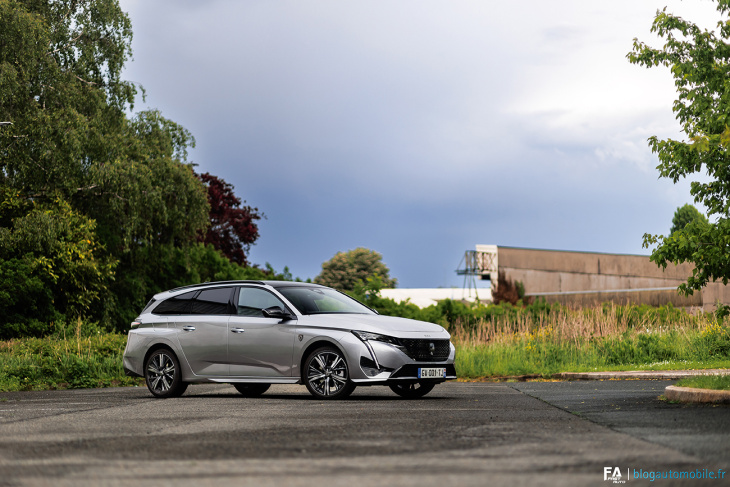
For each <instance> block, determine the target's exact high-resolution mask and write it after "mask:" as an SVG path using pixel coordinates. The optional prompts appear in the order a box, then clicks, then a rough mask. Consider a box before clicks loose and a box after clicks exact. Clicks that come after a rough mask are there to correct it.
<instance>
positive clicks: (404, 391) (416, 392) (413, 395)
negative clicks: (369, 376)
mask: <svg viewBox="0 0 730 487" xmlns="http://www.w3.org/2000/svg"><path fill="white" fill-rule="evenodd" d="M388 387H390V390H391V391H393V392H395V393H396V394H398V395H399V396H400V397H405V398H406V399H418V398H419V397H423V396H425V395H426V394H428V393H429V392H431V391H432V390H433V388H434V387H436V384H434V383H429V382H407V383H404V384H401V383H395V384H388Z"/></svg>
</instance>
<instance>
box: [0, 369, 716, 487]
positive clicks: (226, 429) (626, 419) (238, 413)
mask: <svg viewBox="0 0 730 487" xmlns="http://www.w3.org/2000/svg"><path fill="white" fill-rule="evenodd" d="M670 383H671V381H574V382H528V383H510V384H505V383H446V384H442V385H440V386H437V387H436V389H434V391H433V392H432V393H431V394H429V395H428V396H426V397H425V398H423V399H421V400H415V401H408V400H403V399H401V398H399V397H398V396H396V395H395V394H393V393H391V392H390V390H389V389H387V388H383V387H373V388H359V389H357V390H356V391H355V394H353V396H352V397H351V398H350V399H348V400H345V401H339V402H322V401H317V400H315V399H313V398H311V397H310V396H309V394H308V393H307V391H306V389H305V388H304V387H303V386H288V385H287V386H272V388H271V389H270V390H269V392H267V393H266V394H264V395H263V396H262V397H260V398H256V399H249V398H243V397H241V396H240V395H238V394H237V392H236V391H235V389H234V388H233V387H232V386H228V385H194V386H191V387H190V388H189V389H188V392H186V394H185V395H184V396H183V397H181V398H177V399H167V400H157V399H153V398H152V397H151V396H150V395H149V393H148V392H147V390H146V389H144V388H117V389H92V390H74V391H44V392H18V393H0V486H3V487H4V486H26V485H28V486H30V485H53V486H66V485H68V486H96V485H109V486H116V485H120V486H121V485H135V486H138V485H140V486H146V485H156V486H159V485H176V486H187V485H191V486H192V485H196V486H197V485H236V486H247V485H276V486H304V485H314V484H317V485H319V484H326V485H347V486H348V487H354V486H359V485H395V486H411V485H412V486H416V485H418V486H431V485H433V486H437V485H438V486H444V485H480V486H483V485H487V484H489V485H491V484H495V485H530V486H535V485H538V486H539V485H595V484H599V483H603V481H604V480H603V472H604V467H609V466H610V467H620V468H621V469H622V470H626V469H627V468H636V469H639V468H641V469H644V470H670V469H671V470H682V469H687V470H689V469H705V468H707V469H718V468H722V469H724V470H725V471H727V469H728V467H730V461H728V460H730V441H727V438H730V407H728V406H702V405H679V404H668V403H666V402H662V401H659V400H658V399H657V396H658V395H660V394H661V393H662V392H663V389H664V387H665V386H666V385H667V384H670ZM641 482H642V481H638V480H637V481H636V483H641ZM645 482H646V483H647V484H648V483H649V482H648V481H645ZM631 483H635V482H634V481H633V480H632V481H631ZM663 483H665V484H666V483H667V482H666V481H665V482H663ZM676 483H684V484H687V485H718V482H717V481H712V480H695V479H688V480H684V481H673V482H672V483H671V484H672V485H675V484H676ZM720 484H722V482H720Z"/></svg>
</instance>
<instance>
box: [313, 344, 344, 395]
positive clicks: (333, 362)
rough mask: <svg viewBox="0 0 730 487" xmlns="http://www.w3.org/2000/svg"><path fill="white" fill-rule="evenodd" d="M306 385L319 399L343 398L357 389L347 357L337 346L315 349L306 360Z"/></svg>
mask: <svg viewBox="0 0 730 487" xmlns="http://www.w3.org/2000/svg"><path fill="white" fill-rule="evenodd" d="M302 379H303V381H304V385H306V386H307V389H308V390H309V392H310V393H311V394H312V395H313V396H314V397H316V398H318V399H342V398H345V397H347V396H349V395H350V394H352V391H353V390H355V384H354V383H353V382H352V381H351V380H350V373H349V370H348V368H347V361H345V357H344V355H343V354H342V352H340V351H339V350H338V349H336V348H335V347H322V348H318V349H317V350H315V351H313V352H312V353H310V354H309V357H307V360H305V361H304V369H303V371H302Z"/></svg>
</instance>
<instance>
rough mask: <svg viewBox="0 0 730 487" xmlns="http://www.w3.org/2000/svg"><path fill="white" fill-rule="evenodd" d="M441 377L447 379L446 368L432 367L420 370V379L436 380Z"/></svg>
mask: <svg viewBox="0 0 730 487" xmlns="http://www.w3.org/2000/svg"><path fill="white" fill-rule="evenodd" d="M439 377H446V368H445V367H432V368H429V369H418V378H419V379H436V378H439Z"/></svg>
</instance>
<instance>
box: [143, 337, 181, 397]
mask: <svg viewBox="0 0 730 487" xmlns="http://www.w3.org/2000/svg"><path fill="white" fill-rule="evenodd" d="M144 380H145V382H146V383H147V389H149V390H150V392H151V393H152V395H153V396H155V397H158V398H160V399H165V398H168V397H179V396H182V394H183V393H184V392H185V389H187V388H188V384H187V383H186V382H183V380H182V370H180V362H179V361H178V360H177V357H176V356H175V354H174V353H172V351H170V350H169V349H167V348H158V349H157V350H155V351H154V352H152V353H151V354H150V356H149V357H147V360H146V361H145V364H144Z"/></svg>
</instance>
